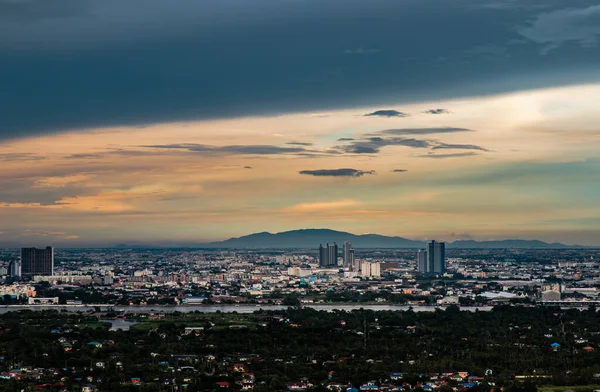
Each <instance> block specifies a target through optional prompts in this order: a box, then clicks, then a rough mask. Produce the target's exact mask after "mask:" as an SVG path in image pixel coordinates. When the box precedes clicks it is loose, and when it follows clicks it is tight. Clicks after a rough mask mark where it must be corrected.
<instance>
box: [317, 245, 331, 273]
mask: <svg viewBox="0 0 600 392" xmlns="http://www.w3.org/2000/svg"><path fill="white" fill-rule="evenodd" d="M327 246H329V245H327ZM327 256H329V255H328V254H327V248H326V247H323V244H321V245H319V267H321V268H327V266H328V265H329V261H328V260H327Z"/></svg>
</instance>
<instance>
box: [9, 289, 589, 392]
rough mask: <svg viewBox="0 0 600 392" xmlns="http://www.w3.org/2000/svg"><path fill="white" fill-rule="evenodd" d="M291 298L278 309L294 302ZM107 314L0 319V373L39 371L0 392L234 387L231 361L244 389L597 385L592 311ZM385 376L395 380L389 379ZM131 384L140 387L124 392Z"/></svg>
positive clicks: (19, 315) (296, 309) (24, 313)
mask: <svg viewBox="0 0 600 392" xmlns="http://www.w3.org/2000/svg"><path fill="white" fill-rule="evenodd" d="M293 300H294V298H290V299H289V301H290V304H292V302H294V305H297V303H296V302H295V301H293ZM115 316H116V315H115V314H102V315H100V314H92V313H90V314H72V313H67V312H56V311H46V312H31V311H20V312H10V313H6V314H3V315H2V316H1V327H0V332H1V333H0V351H1V353H0V355H2V356H3V360H2V361H1V362H0V366H1V367H2V371H10V370H12V369H15V368H17V369H23V370H24V371H25V370H27V371H28V373H29V374H30V373H31V372H32V369H39V371H38V373H39V376H40V379H39V380H34V379H32V378H31V377H29V378H27V377H25V375H24V376H23V377H20V378H22V380H15V379H11V380H0V389H1V390H13V389H12V388H17V387H22V388H25V387H27V386H28V385H29V386H31V385H40V384H47V387H46V389H47V390H61V389H62V388H67V390H71V389H70V388H73V387H74V386H77V385H83V384H86V383H87V382H91V383H94V384H96V385H97V386H98V388H99V389H100V390H107V391H111V390H126V389H127V388H129V387H135V388H137V389H136V390H171V388H172V386H173V385H174V384H178V385H181V384H186V385H187V390H190V391H200V390H202V391H206V390H214V389H215V388H216V387H215V385H216V382H219V381H227V382H230V384H231V386H232V388H233V389H236V388H239V385H237V384H236V381H239V379H240V377H241V374H242V372H241V371H239V372H238V371H235V370H234V364H235V363H243V365H244V369H243V372H245V373H249V372H251V373H253V374H254V375H255V377H256V384H255V390H256V391H272V390H285V385H286V383H287V382H292V381H297V380H299V379H301V378H303V377H305V378H307V379H308V380H310V381H311V383H312V384H314V385H315V386H316V387H315V388H317V387H318V388H320V386H321V385H322V384H326V383H327V382H333V381H335V382H338V383H340V384H344V385H349V384H352V385H355V386H358V385H361V384H363V383H365V382H367V381H369V380H375V381H376V382H378V383H383V382H390V383H396V384H402V383H405V385H406V388H409V386H410V385H412V386H414V387H416V386H417V385H420V383H421V382H423V381H426V380H427V378H428V377H429V376H430V375H431V374H433V373H445V372H459V371H465V372H468V373H469V374H472V375H478V376H485V378H486V380H487V381H489V382H492V383H495V384H496V385H499V386H505V387H507V388H512V389H515V390H516V389H523V388H526V386H527V385H526V384H521V383H519V382H518V381H515V376H524V375H530V376H536V378H534V379H533V381H537V382H538V383H545V384H554V385H591V384H596V383H598V382H599V380H597V379H596V376H595V375H596V374H597V373H600V347H599V344H600V314H598V313H597V312H596V310H595V309H588V310H560V309H558V308H548V307H523V306H512V307H511V306H504V307H496V308H494V309H493V310H492V311H489V312H478V311H475V312H467V311H460V310H459V309H458V308H457V307H449V308H447V309H446V310H435V311H432V312H413V311H411V310H409V311H388V312H374V311H369V310H355V311H352V312H343V311H336V312H330V313H328V312H320V311H316V310H314V309H304V308H301V307H298V306H294V307H290V308H289V309H288V310H287V311H280V312H265V311H258V312H256V313H254V314H248V315H243V314H236V313H228V314H224V313H213V314H204V313H189V314H182V313H173V314H165V315H159V316H156V317H151V316H149V315H142V316H141V317H140V318H139V319H138V320H136V321H138V322H139V324H137V325H135V326H134V327H133V328H132V329H131V330H129V331H122V330H119V331H110V330H109V325H110V324H108V323H104V322H102V321H101V320H103V319H107V320H111V319H112V318H114V317H115ZM144 316H146V317H144ZM186 327H194V328H196V329H194V330H191V332H190V330H188V331H186V330H185V328H186ZM552 344H554V346H552ZM392 372H403V373H406V375H405V376H404V377H403V380H395V381H392V380H390V374H391V373H392ZM26 373H27V372H26ZM24 374H25V373H24ZM540 376H547V377H546V378H543V377H540ZM88 377H89V379H88ZM132 378H134V379H135V378H139V379H140V380H141V381H142V385H141V386H134V385H132V382H131V381H132ZM486 385H487V384H486ZM450 386H451V385H450ZM79 388H81V387H79ZM484 389H487V387H485V388H484ZM79 390H80V389H79Z"/></svg>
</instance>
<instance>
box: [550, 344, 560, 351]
mask: <svg viewBox="0 0 600 392" xmlns="http://www.w3.org/2000/svg"><path fill="white" fill-rule="evenodd" d="M550 347H551V348H552V350H553V351H558V350H559V349H560V344H558V343H556V342H554V343H552V344H551V345H550Z"/></svg>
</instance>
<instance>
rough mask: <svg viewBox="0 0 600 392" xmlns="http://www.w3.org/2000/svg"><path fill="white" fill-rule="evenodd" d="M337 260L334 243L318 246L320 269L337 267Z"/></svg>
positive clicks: (336, 247)
mask: <svg viewBox="0 0 600 392" xmlns="http://www.w3.org/2000/svg"><path fill="white" fill-rule="evenodd" d="M337 259H338V246H337V244H336V243H334V244H333V245H329V244H327V246H325V247H323V245H322V244H321V245H319V267H321V268H334V267H337Z"/></svg>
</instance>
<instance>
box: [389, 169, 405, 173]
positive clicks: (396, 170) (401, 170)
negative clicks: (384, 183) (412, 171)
mask: <svg viewBox="0 0 600 392" xmlns="http://www.w3.org/2000/svg"><path fill="white" fill-rule="evenodd" d="M392 171H393V172H394V173H404V172H407V171H408V170H406V169H394V170H392Z"/></svg>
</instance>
